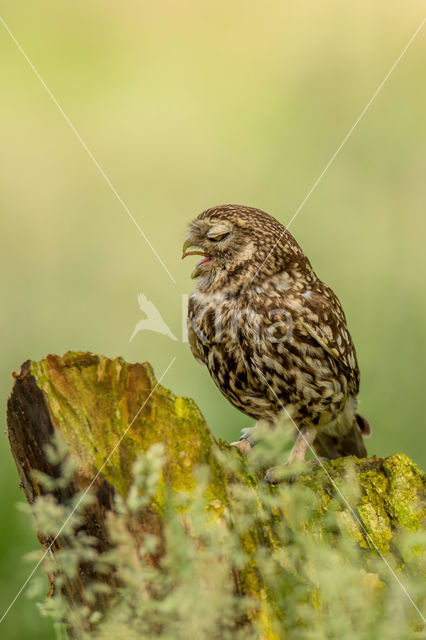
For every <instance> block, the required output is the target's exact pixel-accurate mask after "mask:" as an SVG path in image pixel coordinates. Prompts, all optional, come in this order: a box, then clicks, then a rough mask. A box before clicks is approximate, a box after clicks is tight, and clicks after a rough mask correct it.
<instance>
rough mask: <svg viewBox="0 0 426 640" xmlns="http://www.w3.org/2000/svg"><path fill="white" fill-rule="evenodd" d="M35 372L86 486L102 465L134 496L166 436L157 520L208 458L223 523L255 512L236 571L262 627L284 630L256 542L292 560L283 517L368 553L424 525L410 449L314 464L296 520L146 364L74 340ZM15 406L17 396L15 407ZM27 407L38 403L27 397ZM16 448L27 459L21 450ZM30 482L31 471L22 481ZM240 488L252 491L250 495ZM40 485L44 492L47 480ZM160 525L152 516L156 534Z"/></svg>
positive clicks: (289, 528)
mask: <svg viewBox="0 0 426 640" xmlns="http://www.w3.org/2000/svg"><path fill="white" fill-rule="evenodd" d="M28 375H30V376H33V378H34V381H35V384H36V386H37V388H38V389H39V390H40V391H41V392H42V393H43V397H44V402H45V405H46V407H47V410H48V413H49V415H50V419H51V423H52V425H53V429H54V430H55V431H58V432H59V433H60V434H61V437H62V438H63V439H64V440H65V442H66V444H67V446H68V450H69V453H70V455H71V456H72V457H73V458H74V460H75V461H76V462H77V465H78V467H77V475H78V478H79V479H80V481H79V483H77V484H78V488H79V489H81V488H82V487H85V486H87V485H88V484H89V483H90V482H91V480H92V479H93V477H94V476H95V475H96V474H97V473H98V472H99V473H100V477H101V478H103V479H104V480H105V481H106V483H107V484H108V486H109V487H110V488H111V490H112V493H114V492H117V493H118V494H120V495H121V496H122V497H124V498H125V497H126V496H127V494H128V491H129V487H130V485H131V482H132V466H133V463H134V462H135V461H136V459H137V458H138V456H139V455H140V454H141V453H142V452H147V451H149V449H150V447H151V446H152V445H154V444H156V443H161V444H162V445H163V448H164V454H165V464H164V466H163V470H162V478H161V481H160V483H159V487H158V490H157V492H156V494H155V495H154V498H153V500H152V504H151V505H150V509H152V510H153V511H155V513H156V516H157V520H156V522H157V524H158V520H159V519H161V516H162V515H163V513H164V507H165V504H166V501H167V499H168V496H169V495H170V493H173V494H175V495H177V494H181V493H184V494H186V495H187V496H191V495H193V494H195V493H196V491H195V490H196V483H197V481H198V475H197V474H198V470H199V468H200V467H206V468H207V469H208V472H209V473H208V476H209V480H208V483H207V485H206V490H205V498H206V499H205V503H206V510H207V513H208V514H211V520H212V523H213V524H214V523H215V522H216V523H218V522H220V523H221V524H223V523H226V525H227V526H228V527H229V528H232V527H235V526H236V524H238V523H239V521H240V519H242V518H241V516H244V517H246V516H251V520H250V517H249V520H250V524H249V526H247V528H246V529H245V530H244V531H239V535H240V540H241V546H242V549H243V550H244V552H245V554H246V557H247V561H246V564H245V566H244V567H243V568H242V569H240V570H238V571H236V572H235V576H234V579H235V580H236V588H237V590H238V591H239V592H241V594H242V595H248V596H250V597H252V598H253V599H254V600H255V601H256V602H257V606H256V607H255V608H254V609H253V620H254V619H258V620H259V621H260V624H261V627H262V628H263V637H264V638H271V639H275V638H278V637H280V636H279V635H276V634H275V632H274V624H273V619H274V618H275V619H277V620H278V619H279V618H280V617H282V615H283V611H282V606H283V605H282V601H279V598H277V592H275V591H274V590H273V589H271V588H269V587H267V585H266V581H265V579H264V576H262V572H261V571H259V567H258V556H257V554H258V552H259V549H266V550H267V551H268V553H270V554H274V553H276V554H277V556H279V555H280V554H281V556H282V557H284V560H285V553H286V550H285V549H283V527H284V528H285V533H284V539H286V540H287V539H288V544H289V546H291V539H292V536H295V535H296V536H297V535H298V534H299V532H300V531H302V532H305V533H306V532H308V534H309V536H311V538H312V539H314V540H317V541H318V543H321V541H323V540H327V541H330V542H331V544H332V543H333V539H335V538H336V536H342V533H343V534H345V533H347V534H348V536H349V537H350V538H352V539H355V540H356V541H357V542H358V543H359V545H360V547H362V548H364V549H365V550H366V551H368V552H369V553H370V555H371V554H372V552H374V553H377V551H379V552H380V553H381V554H387V553H388V552H389V551H391V550H392V544H393V540H394V537H395V533H396V532H397V531H398V530H399V529H405V530H409V531H416V530H417V529H419V528H420V527H421V525H422V521H423V519H424V517H425V515H426V512H425V500H424V488H425V476H424V474H423V473H422V472H421V471H420V470H419V469H418V468H417V466H416V465H415V464H414V462H413V461H412V460H410V459H409V458H407V456H405V455H404V454H395V455H393V456H390V457H388V458H385V459H380V458H376V457H374V456H373V457H372V458H369V459H363V460H359V459H356V458H351V457H347V458H341V459H338V460H334V461H332V462H325V463H324V464H323V465H322V466H313V467H307V472H306V473H303V474H302V475H300V476H299V477H298V478H297V481H296V482H295V484H294V485H293V488H292V494H293V498H294V496H295V495H298V494H297V492H300V496H302V497H303V500H304V507H306V513H305V514H304V513H303V512H300V513H299V514H298V515H297V519H296V520H297V521H295V520H294V519H292V518H293V515H292V513H291V512H290V509H287V504H286V502H285V495H286V494H285V492H282V501H281V502H278V503H277V502H276V503H275V504H274V506H273V507H272V508H271V509H270V511H269V512H267V511H266V516H265V515H263V514H264V513H265V503H266V502H267V498H268V495H270V496H272V497H273V496H274V495H276V496H277V497H279V496H280V492H279V490H278V489H275V488H273V487H271V488H269V487H267V486H266V485H265V484H264V482H263V480H262V476H263V473H262V472H259V469H257V468H256V467H254V466H252V464H251V461H250V456H249V457H248V459H245V458H244V457H243V456H242V455H241V454H240V452H239V451H237V450H236V449H235V448H233V447H230V446H229V445H228V444H227V443H225V442H222V441H219V442H217V441H216V440H215V438H214V437H213V435H212V434H211V432H210V430H209V427H208V425H207V424H206V422H205V420H204V418H203V416H202V414H201V412H200V410H199V409H198V407H197V405H196V404H195V403H194V401H193V400H191V399H190V398H182V397H176V396H174V395H173V393H171V392H170V391H169V390H168V389H166V388H165V387H163V386H162V385H160V384H158V383H157V381H156V379H155V376H154V372H153V370H152V367H151V366H150V365H149V364H148V363H136V364H130V363H127V362H126V361H125V360H123V359H122V358H111V359H110V358H106V357H104V356H100V355H96V354H93V353H82V352H71V351H70V352H68V353H66V354H65V355H64V356H63V357H59V356H57V355H49V356H47V357H46V358H45V359H44V360H41V361H40V362H31V363H29V366H27V367H24V370H23V372H22V374H19V375H18V380H17V383H20V382H22V380H23V379H24V378H25V376H28ZM20 393H23V394H24V395H25V393H26V391H25V389H22V388H21V391H20ZM12 396H13V394H12ZM18 405H19V403H15V404H14V403H11V407H13V406H18ZM27 410H28V412H30V408H27ZM12 413H13V416H12ZM11 417H13V420H12V423H13V424H11V425H10V431H11V432H12V431H13V428H14V426H13V425H14V424H15V426H16V425H17V424H18V423H19V421H20V416H19V411H17V410H16V409H11ZM34 428H37V425H36V423H34ZM27 433H28V431H27ZM256 448H257V447H255V449H256ZM15 459H16V460H18V461H19V455H17V456H15ZM277 462H279V461H277ZM17 464H18V462H17ZM18 466H19V465H18ZM28 466H30V465H29V464H27V467H28ZM29 471H31V469H29ZM27 472H28V469H26V471H25V473H24V474H23V473H21V477H24V475H25V474H27V476H28V477H29V476H30V475H31V474H29V473H27ZM28 484H29V482H27V481H26V483H24V485H23V486H24V487H26V486H28ZM238 488H240V489H242V490H243V493H244V501H243V502H242V503H241V504H240V503H239V501H238V491H236V489H238ZM34 493H35V494H36V495H38V494H39V493H40V491H39V488H38V487H35V490H34ZM27 496H28V497H29V494H28V493H27ZM29 499H30V497H29ZM30 501H31V500H30ZM292 502H293V503H294V499H293V500H292ZM183 508H185V507H183ZM242 510H243V512H242ZM259 514H262V515H259ZM330 514H333V516H335V522H337V523H338V531H336V528H335V527H334V528H333V527H330V528H328V525H327V518H328V517H329V516H330ZM145 515H147V519H146V520H145V521H143V522H141V533H142V534H143V533H144V526H145V525H146V523H147V522H148V520H149V513H148V514H145ZM101 517H102V516H101ZM329 520H330V521H331V519H330V518H329ZM160 529H161V527H158V526H156V527H153V530H155V533H158V531H159V530H160ZM147 530H148V531H149V530H150V529H149V528H148V529H147ZM369 553H366V557H368V555H369ZM283 554H284V555H283ZM284 565H285V561H284ZM290 573H291V572H290ZM290 573H289V574H288V575H287V578H288V584H283V585H282V586H280V589H281V591H282V592H283V593H284V595H285V592H286V590H287V591H289V590H290V591H291V588H292V584H293V583H292V580H293V578H290V577H289V576H290ZM293 573H294V572H293ZM296 573H297V572H296ZM283 575H284V573H283ZM368 575H370V574H368ZM371 575H374V574H371ZM287 578H286V579H287ZM296 587H297V583H296ZM315 598H316V591H315V589H313V590H312V593H311V594H310V599H311V601H312V604H313V606H318V607H319V606H320V605H319V604H318V603H317V605H316V604H315V603H316V602H317V601H316V600H315ZM317 600H318V598H317ZM318 602H319V601H318Z"/></svg>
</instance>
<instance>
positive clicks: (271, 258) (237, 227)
mask: <svg viewBox="0 0 426 640" xmlns="http://www.w3.org/2000/svg"><path fill="white" fill-rule="evenodd" d="M191 247H193V250H192V251H188V249H190V248H191ZM295 248H297V250H300V248H299V247H298V245H297V243H296V241H295V240H294V239H293V237H292V236H291V234H290V233H289V232H288V231H287V230H286V229H285V227H284V226H283V225H282V224H281V223H279V222H278V220H275V218H273V217H272V216H270V215H268V214H267V213H265V212H264V211H261V210H260V209H255V208H253V207H245V206H242V205H237V204H235V205H229V204H228V205H221V206H216V207H213V208H211V209H207V210H206V211H203V212H202V213H201V214H200V215H199V216H198V217H197V218H195V220H193V222H191V224H190V226H189V233H188V237H187V239H186V240H185V242H184V245H183V255H182V258H186V257H187V256H189V255H200V256H202V258H201V260H200V261H199V262H198V264H197V265H196V267H195V269H194V271H193V272H192V274H191V277H192V278H198V277H199V278H200V285H201V286H203V287H205V286H209V285H212V284H213V285H214V284H217V285H224V284H226V283H228V282H229V283H237V282H240V283H241V282H242V281H245V282H250V281H251V280H253V279H255V278H258V277H260V275H263V277H265V276H268V275H271V274H272V273H276V272H277V271H280V270H282V269H283V268H284V267H285V264H286V261H287V260H286V256H287V257H289V256H290V255H292V256H293V257H294V251H295ZM302 255H303V254H302Z"/></svg>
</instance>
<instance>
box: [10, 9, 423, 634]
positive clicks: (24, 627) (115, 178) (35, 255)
mask: <svg viewBox="0 0 426 640" xmlns="http://www.w3.org/2000/svg"><path fill="white" fill-rule="evenodd" d="M0 6H1V11H0V15H1V16H2V18H3V19H4V20H5V22H6V23H7V25H8V26H9V28H10V29H11V30H12V32H13V33H14V35H15V37H16V38H17V40H18V42H19V43H20V45H21V46H22V47H23V49H24V50H25V52H26V54H27V55H28V57H29V59H30V60H31V62H32V63H33V64H34V66H35V68H36V69H37V70H38V72H39V73H40V74H41V76H42V77H43V79H44V80H45V82H46V83H47V85H48V86H49V88H50V89H51V91H52V92H53V94H54V95H55V97H56V98H57V100H58V102H59V103H60V105H61V106H62V108H63V109H64V111H65V113H66V114H67V115H68V116H69V118H70V119H71V121H72V122H73V124H74V125H75V127H76V129H77V130H78V132H79V134H80V135H81V136H82V138H83V139H84V141H85V142H86V143H87V145H88V147H89V148H90V150H91V151H92V152H93V154H94V156H95V158H96V159H97V161H98V162H99V164H100V165H101V166H102V168H103V169H104V170H105V172H106V174H107V175H108V176H109V178H110V180H111V182H112V184H113V185H114V187H115V188H116V189H117V191H118V192H119V194H120V195H121V196H122V198H123V200H124V202H125V203H126V205H127V206H128V208H129V210H130V211H131V212H132V214H133V215H134V217H135V219H136V220H137V222H138V223H139V224H140V225H141V227H142V229H143V231H144V232H145V233H146V235H147V236H148V238H149V239H150V241H151V242H152V244H153V245H154V247H155V248H156V250H157V251H158V252H159V254H160V255H161V257H162V259H163V260H164V262H165V264H166V265H167V268H168V269H169V271H170V272H171V274H172V275H173V277H174V279H175V280H176V283H173V282H172V281H171V279H170V278H169V276H168V275H167V273H166V271H165V270H164V269H163V268H162V267H161V265H160V264H159V262H158V261H157V259H156V258H155V256H154V255H153V252H152V251H151V249H150V248H149V246H148V245H147V243H146V242H145V240H144V239H143V237H142V236H141V235H140V233H139V232H138V230H137V228H136V227H135V225H134V224H133V222H132V221H131V220H130V219H129V217H128V215H127V213H126V212H125V211H124V209H123V208H122V206H121V205H120V203H119V202H118V200H117V198H116V197H115V196H114V194H113V193H112V191H111V189H110V188H109V187H108V185H107V184H106V182H105V180H104V179H103V178H102V176H101V175H100V174H99V172H98V170H97V169H96V167H95V166H94V164H93V162H92V161H91V160H90V158H89V157H88V155H87V153H86V152H85V151H84V149H83V148H82V146H81V144H80V143H79V141H78V140H77V138H76V137H75V135H74V134H73V132H72V131H71V129H70V127H69V126H68V124H67V123H66V121H65V120H64V117H63V116H62V115H61V113H60V112H59V111H58V109H57V107H56V106H55V104H54V103H53V101H52V99H51V98H50V97H49V95H48V94H47V93H46V91H45V89H44V88H43V86H42V84H41V82H40V80H39V79H38V78H37V77H36V75H35V74H34V71H33V70H32V69H31V68H30V66H29V65H28V63H27V62H26V61H25V59H24V57H23V56H22V54H21V53H20V51H19V50H18V48H17V46H16V44H15V43H14V42H13V41H12V40H11V38H10V36H9V35H8V33H7V31H6V30H5V28H4V26H3V25H0V65H1V76H0V77H1V100H0V131H1V152H2V153H1V160H0V212H1V226H0V234H1V236H0V237H1V253H0V263H1V266H0V273H1V280H0V282H1V293H2V314H1V318H0V322H1V325H0V326H1V335H2V353H1V361H0V375H1V415H2V416H3V425H4V427H5V426H6V420H5V411H6V400H7V397H8V394H9V392H10V389H11V387H12V383H13V380H12V377H11V372H12V370H16V369H18V368H19V366H20V364H21V363H22V362H23V361H24V360H26V359H28V358H32V359H40V358H43V357H44V356H45V355H46V354H48V353H50V352H54V353H59V354H62V353H63V352H65V351H66V350H68V349H75V350H80V349H81V350H91V351H95V352H99V353H103V354H105V355H108V356H117V355H121V356H123V357H124V358H126V359H128V360H129V361H140V360H149V361H150V362H151V363H152V364H153V365H154V368H155V371H156V374H157V376H160V375H161V374H162V372H163V371H164V369H165V368H166V367H167V365H168V364H169V362H170V360H171V358H172V357H173V356H176V357H177V360H176V362H175V364H174V365H173V367H172V368H171V370H170V371H169V373H168V374H167V377H166V378H165V380H164V384H165V385H166V386H168V387H170V388H171V389H172V390H173V391H174V392H175V393H177V394H183V395H190V396H193V397H194V398H195V400H196V401H197V403H198V404H199V406H200V408H201V410H202V411H203V413H204V415H205V416H206V418H207V420H208V422H209V424H210V425H211V427H212V429H213V431H214V433H215V434H216V435H217V436H221V437H224V438H228V439H231V438H232V439H235V438H237V437H238V434H239V430H240V428H241V427H243V426H248V425H250V424H251V421H250V420H249V419H248V418H247V417H246V416H244V415H242V414H240V413H238V412H237V411H236V410H234V409H233V408H232V407H231V405H229V404H228V403H227V402H226V400H225V399H224V398H223V397H222V396H221V394H220V393H219V391H217V390H216V387H215V386H214V384H213V383H212V381H211V380H210V378H209V375H208V373H207V372H206V371H204V370H203V369H202V368H201V367H200V366H199V365H198V364H197V363H196V362H195V360H194V359H193V358H192V356H191V354H190V352H189V349H188V346H187V345H186V344H185V343H182V341H181V340H179V341H178V342H173V341H172V340H170V339H168V338H167V337H165V336H161V335H157V334H154V333H148V332H146V333H144V332H142V333H138V334H137V336H136V337H135V339H134V340H133V341H132V342H130V343H129V338H130V336H131V334H132V331H133V328H134V326H135V324H136V323H137V322H138V320H140V319H141V318H142V317H143V314H142V313H141V311H140V310H139V308H138V303H137V294H138V293H139V292H143V293H144V294H145V295H147V296H148V298H149V299H150V300H152V302H154V304H155V305H156V306H157V307H158V309H159V310H160V311H161V313H162V315H163V318H164V319H165V321H166V322H167V323H168V325H169V326H170V327H171V329H172V330H173V332H174V333H175V334H176V335H178V336H179V337H180V336H181V333H182V295H184V294H187V293H189V292H190V291H191V288H192V285H193V283H192V281H191V280H190V278H189V274H190V271H191V270H192V268H193V266H192V264H188V261H186V262H184V263H182V262H181V259H180V256H181V246H182V241H183V239H184V236H185V227H186V225H187V223H188V222H189V221H190V220H191V219H192V218H193V217H195V216H196V215H197V214H198V213H199V212H200V211H201V210H202V209H204V208H206V207H208V206H211V205H213V204H219V203H228V202H232V203H235V202H238V203H244V204H249V205H252V206H257V207H260V208H262V209H265V210H266V211H268V212H270V213H272V214H273V215H274V216H275V217H277V218H278V219H279V220H280V221H281V222H283V223H284V224H285V223H287V222H288V221H289V220H290V218H291V217H292V215H293V214H294V212H295V210H296V209H297V207H298V206H299V204H300V203H301V202H302V200H303V199H304V197H305V196H306V194H307V193H308V191H309V189H310V188H311V186H312V185H313V183H314V182H315V180H316V179H317V177H318V176H319V175H320V173H321V172H322V170H323V169H324V167H325V165H326V164H327V162H328V160H329V159H330V157H331V156H332V154H333V153H334V152H335V151H336V149H337V148H338V146H339V145H340V143H341V141H342V140H343V138H344V136H345V135H346V133H347V132H348V130H349V129H350V127H351V126H352V125H353V123H354V122H355V120H356V119H357V117H358V115H359V114H360V112H361V111H362V109H363V107H364V106H365V105H366V104H367V102H368V100H369V99H370V97H371V96H372V94H373V93H374V91H375V90H376V88H377V87H378V85H379V83H380V82H381V81H382V80H383V78H384V77H385V75H386V73H387V72H388V71H389V69H390V67H391V66H392V64H393V62H394V61H395V60H396V58H397V57H398V55H399V54H400V53H401V51H402V50H403V48H404V47H405V45H406V44H407V42H408V40H409V38H410V37H411V35H412V34H413V33H414V31H415V29H416V28H417V27H418V26H419V24H420V23H421V21H422V19H423V10H424V6H423V3H421V2H409V3H404V4H402V3H397V2H389V1H386V2H385V1H377V0H372V1H371V0H369V1H367V0H361V2H354V1H352V2H349V3H341V2H337V0H336V1H332V2H328V3H318V2H315V1H314V0H302V1H301V2H299V3H290V2H288V1H284V0H280V1H278V0H270V1H268V2H264V1H260V0H234V1H233V2H229V0H228V1H227V2H225V1H224V0H216V1H215V2H206V1H205V0H197V1H196V2H195V0H193V1H192V2H189V1H185V0H181V1H178V0H143V1H138V2H136V1H134V2H131V1H128V0H125V1H124V2H120V3H116V2H111V1H109V2H100V0H94V1H93V2H90V3H87V2H83V1H82V0H77V1H75V2H73V3H57V2H53V0H49V1H39V2H29V1H28V0H25V1H22V2H19V3H17V2H12V0H10V1H2V2H1V5H0ZM425 45H426V28H424V29H423V30H422V31H421V32H420V34H419V35H418V37H417V38H416V40H415V41H414V42H413V44H412V45H411V47H410V48H409V50H408V51H407V53H406V55H405V56H404V58H403V59H402V61H401V62H400V64H399V66H398V67H397V68H396V70H395V71H394V73H393V74H392V76H391V77H390V79H389V80H388V82H387V83H386V84H385V86H384V88H383V90H382V91H381V93H380V94H379V96H378V97H377V99H376V100H375V101H374V103H373V104H372V106H371V108H370V109H369V111H368V112H367V114H366V115H365V117H364V118H363V120H362V121H361V122H360V124H359V126H358V127H357V128H356V130H355V131H354V133H353V135H352V137H351V138H350V139H349V140H348V142H347V144H346V145H345V146H344V148H343V149H342V150H341V152H340V154H339V155H338V157H337V158H336V160H335V162H334V163H333V165H332V166H331V167H330V169H329V170H328V171H327V173H326V174H325V176H324V177H323V179H322V181H321V182H320V184H319V186H318V187H317V189H316V190H315V191H314V193H313V194H312V195H311V197H310V198H309V200H308V201H307V202H306V204H305V205H304V207H303V209H302V210H301V212H300V213H299V215H298V217H297V218H296V220H295V222H294V223H293V224H292V226H291V230H292V232H293V234H294V235H295V236H296V238H297V239H298V241H299V242H300V243H301V245H302V247H303V248H304V250H305V251H306V253H307V254H308V256H309V257H310V259H311V262H312V264H313V265H314V268H315V269H316V271H317V273H318V274H319V275H320V277H322V278H323V279H324V280H325V281H326V282H327V283H328V284H330V285H331V286H332V287H333V289H334V290H335V291H336V293H337V294H338V295H339V297H340V299H341V300H342V302H343V306H344V308H345V310H346V314H347V317H348V320H349V326H350V329H351V331H352V335H353V337H354V340H355V344H356V346H357V350H358V355H359V361H360V366H361V373H362V384H361V397H360V399H361V410H362V413H363V414H364V415H365V416H367V417H368V419H369V420H370V421H371V424H372V425H373V429H374V435H373V437H372V438H371V439H370V440H369V441H368V445H369V451H370V452H371V453H376V454H378V455H387V454H390V453H392V452H395V451H404V452H406V453H407V454H408V455H410V456H412V457H413V458H414V459H415V460H416V461H417V462H418V463H419V464H420V465H425V463H426V452H425V447H424V443H425V441H424V436H423V433H422V428H423V425H424V414H425V410H424V397H425V378H426V376H425V367H426V365H425V356H426V340H425V324H426V301H425V295H424V293H425V285H424V275H425V271H426V251H425V246H424V245H425V243H424V237H425V232H426V221H425V216H424V202H425V195H426V182H425V162H424V148H425V141H426V140H425V138H426V122H425V117H424V115H425V113H426V89H425V85H424V62H425V60H424V56H425ZM0 457H1V458H0V459H1V465H0V481H1V501H0V521H1V529H0V616H1V615H2V613H3V611H4V610H5V609H6V607H7V606H8V605H9V603H10V601H11V600H12V598H13V597H14V596H15V594H16V592H17V591H18V589H19V588H20V586H21V585H22V583H23V582H24V580H25V578H26V577H27V575H28V573H29V571H30V569H31V566H32V565H28V564H25V562H24V561H23V556H24V554H25V553H27V552H28V551H30V550H32V549H34V548H35V547H37V541H36V539H35V536H34V533H33V531H32V530H31V524H30V522H29V519H28V518H27V516H25V515H24V514H22V513H20V512H18V510H17V508H16V503H17V502H18V501H22V500H23V496H22V493H21V492H20V490H19V487H18V475H17V472H16V470H15V467H14V463H13V461H12V459H11V455H10V452H9V447H8V442H7V437H6V435H3V436H2V438H1V442H0ZM1 627H2V628H1V629H0V635H1V637H2V638H7V639H8V640H9V639H10V640H11V639H21V638H31V639H38V638H40V639H41V638H42V639H43V640H48V639H49V638H52V637H53V630H52V628H51V625H50V624H49V622H48V621H46V620H43V619H41V618H40V617H39V614H38V611H37V609H36V607H35V604H34V603H33V602H31V601H30V600H29V599H28V596H27V595H26V594H23V595H21V596H20V598H19V599H18V600H17V602H16V603H15V605H14V606H13V607H12V609H11V611H10V613H9V614H8V616H7V617H6V619H5V620H4V622H3V623H2V625H1Z"/></svg>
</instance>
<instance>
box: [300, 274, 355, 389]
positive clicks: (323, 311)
mask: <svg viewBox="0 0 426 640" xmlns="http://www.w3.org/2000/svg"><path fill="white" fill-rule="evenodd" d="M296 300H297V302H298V303H299V304H300V305H301V306H302V311H301V314H300V320H299V322H300V325H301V328H302V330H303V329H304V330H305V331H306V332H307V333H308V334H309V336H310V337H311V338H313V340H315V341H316V342H317V343H318V344H319V345H320V346H321V347H322V348H323V349H324V351H325V352H326V353H328V355H329V356H331V357H332V358H333V359H334V361H335V362H336V363H337V365H338V367H339V369H340V371H341V372H342V373H344V374H345V375H346V377H347V378H348V380H349V381H350V386H351V391H352V392H353V393H355V394H356V393H358V390H359V369H358V362H357V358H356V352H355V347H354V344H353V342H352V338H351V336H350V334H349V331H348V328H347V325H346V318H345V314H344V312H343V309H342V306H341V304H340V302H339V300H338V299H337V297H336V296H335V294H334V293H333V291H332V290H331V289H329V288H328V287H326V286H325V285H323V284H322V283H321V285H319V286H318V290H316V291H307V292H304V293H301V294H298V295H297V296H296Z"/></svg>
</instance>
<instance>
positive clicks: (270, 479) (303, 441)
mask: <svg viewBox="0 0 426 640" xmlns="http://www.w3.org/2000/svg"><path fill="white" fill-rule="evenodd" d="M316 436H317V430H316V428H315V427H313V426H309V425H308V426H304V427H302V428H301V429H299V430H298V434H297V437H296V442H295V443H294V445H293V448H292V450H291V451H290V455H289V456H288V460H287V462H285V463H284V464H280V465H278V466H276V467H271V468H270V469H267V471H266V473H265V476H264V478H263V479H264V480H265V482H267V483H268V484H278V483H279V482H283V481H284V480H288V481H289V482H290V483H292V482H294V480H295V477H296V475H297V474H298V472H299V470H300V472H302V473H303V471H304V470H305V468H306V467H305V465H306V462H305V459H306V454H307V453H308V449H312V445H313V443H314V441H315V438H316Z"/></svg>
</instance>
